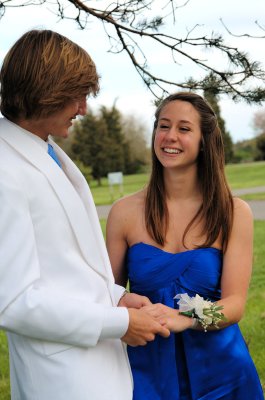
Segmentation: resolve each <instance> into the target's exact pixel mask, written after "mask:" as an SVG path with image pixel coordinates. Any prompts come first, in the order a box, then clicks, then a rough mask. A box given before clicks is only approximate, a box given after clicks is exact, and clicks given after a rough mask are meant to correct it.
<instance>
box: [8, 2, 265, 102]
mask: <svg viewBox="0 0 265 400" xmlns="http://www.w3.org/2000/svg"><path fill="white" fill-rule="evenodd" d="M182 1H184V3H182V4H180V0H170V1H168V0H162V1H161V0H123V1H121V0H114V1H111V2H104V1H101V2H85V1H82V0H57V1H56V2H54V3H51V2H49V1H48V0H2V1H1V2H0V18H1V17H3V16H4V14H5V9H6V8H7V7H22V6H23V7H24V6H28V5H35V6H41V5H45V4H46V3H47V4H48V5H49V9H50V10H51V11H52V12H54V13H57V15H58V16H59V18H61V19H70V20H73V21H75V22H76V23H77V24H78V25H79V27H80V28H81V29H85V28H86V26H87V24H88V23H89V24H90V23H91V21H93V20H94V21H100V22H101V23H102V25H103V29H104V32H105V33H106V35H107V37H108V39H109V43H110V51H111V52H114V53H122V52H124V53H125V54H127V56H128V57H129V59H130V60H131V62H132V64H133V66H134V67H135V69H136V71H137V72H138V74H139V75H140V77H141V79H142V80H143V82H144V83H145V85H146V86H147V87H148V89H149V90H150V91H151V92H152V93H153V94H154V96H155V97H156V98H159V99H161V98H163V97H165V95H167V93H168V92H172V86H173V87H177V88H181V89H190V90H193V91H197V90H202V91H204V90H209V89H210V90H212V91H213V92H214V93H215V94H221V93H224V94H228V95H230V96H231V97H232V98H233V99H245V100H246V101H248V102H260V101H262V100H264V99H265V89H264V84H262V82H261V84H256V83H253V84H252V82H260V81H264V80H265V74H264V71H263V70H262V67H261V65H260V63H258V62H256V61H252V60H251V59H250V57H249V56H248V55H247V54H246V53H245V52H244V51H243V50H242V51H241V50H240V49H238V48H236V47H233V46H232V45H229V44H227V43H226V42H225V41H224V39H223V36H222V35H220V34H216V33H214V32H211V33H210V34H209V35H205V34H201V31H200V25H199V24H196V26H192V27H190V29H189V30H188V31H187V32H185V33H184V34H182V33H176V26H175V25H174V24H175V22H176V15H177V13H178V11H179V9H180V8H181V7H184V6H186V5H187V4H188V3H189V0H182ZM95 5H96V6H97V8H96V7H94V6H95ZM155 8H158V9H159V15H155V14H154V12H153V9H155ZM169 18H171V19H170V21H169ZM198 22H199V21H198ZM172 24H173V27H172ZM223 25H224V24H223ZM257 25H258V26H259V27H260V29H261V32H262V34H263V35H264V28H262V27H261V26H260V25H259V24H257ZM224 27H225V28H226V26H225V25H224ZM226 31H227V32H228V33H229V34H230V35H232V36H235V35H233V34H232V33H231V32H230V31H229V29H228V28H226ZM171 32H174V33H173V34H172V33H171ZM241 36H242V37H243V39H244V37H248V38H249V37H251V36H250V35H249V34H242V35H241ZM260 37H261V38H265V36H262V35H261V36H260ZM152 44H155V45H156V48H157V49H159V48H161V49H163V50H165V52H166V54H167V55H166V56H167V57H168V58H169V57H171V64H172V65H177V64H178V63H180V62H181V63H182V64H183V63H184V68H185V63H187V64H189V63H191V64H193V65H195V66H197V67H199V69H200V71H205V75H204V76H203V77H202V78H199V79H195V78H194V77H189V76H188V77H187V78H184V79H183V80H177V78H175V77H176V76H178V74H177V73H175V74H174V78H168V76H167V74H164V75H163V73H161V74H156V73H155V72H153V71H152V69H151V68H150V60H149V58H148V56H147V53H148V51H147V48H150V47H152ZM243 46H244V43H243ZM193 49H195V51H196V53H195V52H194V51H193ZM200 49H201V50H207V51H209V50H211V52H213V51H215V53H216V57H217V58H218V57H219V59H223V60H224V62H223V65H224V66H223V67H221V66H219V67H215V66H214V64H213V63H212V62H210V61H209V60H207V58H205V57H206V52H204V54H203V56H201V57H198V56H197V54H198V50H200ZM253 78H256V79H253Z"/></svg>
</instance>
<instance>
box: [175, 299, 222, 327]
mask: <svg viewBox="0 0 265 400" xmlns="http://www.w3.org/2000/svg"><path fill="white" fill-rule="evenodd" d="M174 299H179V301H178V302H177V304H178V305H179V311H180V314H182V315H186V316H187V317H190V318H193V319H194V320H195V321H194V322H195V323H196V322H198V323H200V324H201V326H202V327H203V329H204V331H205V332H207V328H208V327H209V326H211V325H212V326H215V327H216V328H219V327H218V323H219V322H220V321H222V320H225V319H226V318H225V316H224V314H223V313H222V312H220V310H222V309H223V308H224V307H223V306H218V305H217V304H216V303H214V302H212V301H210V300H204V298H203V297H201V296H199V295H198V294H196V296H194V297H190V296H189V295H188V294H187V293H183V294H177V295H176V296H175V297H174Z"/></svg>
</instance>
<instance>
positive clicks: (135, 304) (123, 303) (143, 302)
mask: <svg viewBox="0 0 265 400" xmlns="http://www.w3.org/2000/svg"><path fill="white" fill-rule="evenodd" d="M150 305H152V303H151V301H150V300H149V299H148V297H146V296H140V295H139V294H136V293H125V294H124V295H123V296H122V297H121V299H120V301H119V303H118V307H127V308H142V307H144V306H150Z"/></svg>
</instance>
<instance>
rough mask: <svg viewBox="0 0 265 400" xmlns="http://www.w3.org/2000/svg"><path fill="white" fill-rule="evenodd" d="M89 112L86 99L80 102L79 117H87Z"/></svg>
mask: <svg viewBox="0 0 265 400" xmlns="http://www.w3.org/2000/svg"><path fill="white" fill-rule="evenodd" d="M86 112H87V103H86V99H84V100H82V101H79V104H78V114H79V115H85V114H86Z"/></svg>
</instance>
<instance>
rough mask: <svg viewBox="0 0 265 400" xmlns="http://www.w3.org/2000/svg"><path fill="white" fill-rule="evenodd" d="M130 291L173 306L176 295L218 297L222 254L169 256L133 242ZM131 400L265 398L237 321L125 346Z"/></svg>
mask: <svg viewBox="0 0 265 400" xmlns="http://www.w3.org/2000/svg"><path fill="white" fill-rule="evenodd" d="M127 268H128V275H129V281H130V289H131V291H132V292H134V293H139V294H142V295H145V296H148V297H149V298H150V300H151V301H152V302H153V303H163V304H166V305H167V306H169V307H173V308H177V304H176V303H177V300H174V299H173V298H174V296H175V295H176V294H177V293H188V294H189V295H190V296H194V295H195V294H196V293H198V294H199V295H200V296H203V297H204V298H207V299H210V300H212V301H217V300H219V299H220V296H221V292H220V279H221V272H222V252H221V251H220V250H218V249H215V248H203V249H195V250H188V251H185V252H182V253H177V254H172V253H168V252H166V251H163V250H161V249H159V248H157V247H154V246H152V245H148V244H145V243H137V244H135V245H133V246H132V247H131V248H129V250H128V255H127ZM128 355H129V359H130V363H131V367H132V372H133V377H134V397H133V398H134V400H217V399H218V400H263V399H264V395H263V392H262V388H261V384H260V381H259V377H258V375H257V372H256V368H255V366H254V364H253V361H252V359H251V357H250V354H249V351H248V349H247V346H246V344H245V341H244V338H243V337H242V334H241V332H240V329H239V326H238V325H237V324H234V325H231V326H229V327H227V328H225V329H220V330H217V331H212V332H207V333H205V332H203V331H202V332H201V331H194V330H192V329H187V330H186V331H184V332H182V333H178V334H171V335H170V337H169V338H167V339H165V338H162V337H160V336H157V338H156V339H155V341H153V342H150V343H148V344H147V345H146V346H144V347H130V346H128Z"/></svg>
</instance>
